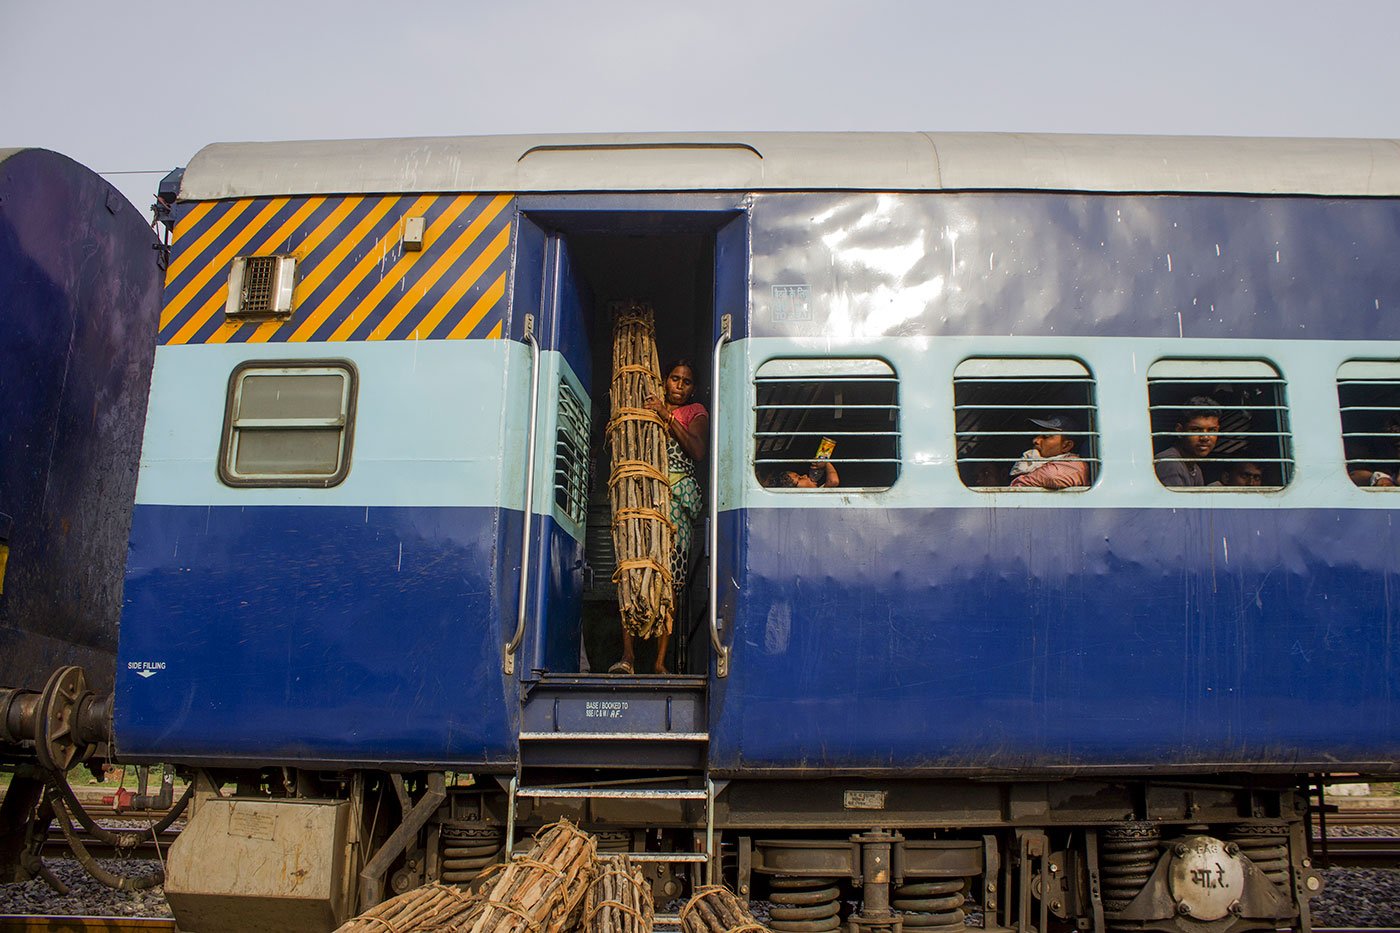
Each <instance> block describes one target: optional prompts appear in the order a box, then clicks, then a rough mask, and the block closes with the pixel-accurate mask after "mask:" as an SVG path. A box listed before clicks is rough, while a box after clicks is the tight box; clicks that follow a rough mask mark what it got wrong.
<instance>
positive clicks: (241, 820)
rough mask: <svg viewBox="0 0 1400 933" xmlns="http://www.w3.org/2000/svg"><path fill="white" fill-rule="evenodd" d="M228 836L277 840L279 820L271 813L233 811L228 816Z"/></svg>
mask: <svg viewBox="0 0 1400 933" xmlns="http://www.w3.org/2000/svg"><path fill="white" fill-rule="evenodd" d="M228 834H229V835H230V836H243V837H244V838H246V839H268V840H271V839H275V838H276V836H277V819H276V817H274V816H273V815H272V814H270V813H258V812H252V811H248V810H233V811H231V812H230V813H229V815H228Z"/></svg>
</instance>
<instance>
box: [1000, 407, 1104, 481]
mask: <svg viewBox="0 0 1400 933" xmlns="http://www.w3.org/2000/svg"><path fill="white" fill-rule="evenodd" d="M1030 422H1031V424H1033V425H1035V426H1036V427H1038V428H1040V429H1041V433H1039V434H1037V435H1036V436H1035V439H1034V440H1033V441H1032V442H1031V444H1032V447H1031V449H1030V450H1028V451H1026V452H1025V453H1024V454H1022V455H1021V459H1020V460H1018V461H1017V462H1016V464H1015V465H1014V466H1012V467H1011V485H1012V486H1027V487H1030V488H1032V489H1069V488H1071V487H1073V486H1088V485H1089V464H1087V463H1085V462H1084V461H1083V460H1082V459H1081V458H1080V456H1079V454H1077V453H1074V452H1073V451H1074V439H1073V438H1072V437H1070V436H1069V435H1070V434H1074V433H1076V432H1077V431H1078V429H1079V426H1078V425H1077V424H1075V423H1074V420H1073V419H1072V418H1070V416H1069V415H1051V416H1049V417H1048V418H1031V419H1030Z"/></svg>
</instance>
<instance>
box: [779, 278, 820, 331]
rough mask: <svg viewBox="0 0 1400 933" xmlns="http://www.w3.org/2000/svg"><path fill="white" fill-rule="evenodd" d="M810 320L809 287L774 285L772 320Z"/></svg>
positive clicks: (810, 290) (810, 299) (810, 296)
mask: <svg viewBox="0 0 1400 933" xmlns="http://www.w3.org/2000/svg"><path fill="white" fill-rule="evenodd" d="M811 319H812V287H811V286H810V285H774V286H773V320H774V321H776V322H784V321H810V320H811Z"/></svg>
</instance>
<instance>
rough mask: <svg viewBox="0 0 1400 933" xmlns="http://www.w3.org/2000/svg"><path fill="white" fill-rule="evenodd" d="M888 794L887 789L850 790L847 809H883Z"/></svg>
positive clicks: (847, 796)
mask: <svg viewBox="0 0 1400 933" xmlns="http://www.w3.org/2000/svg"><path fill="white" fill-rule="evenodd" d="M888 796H889V791H886V790H848V791H846V796H845V806H846V809H847V810H883V809H885V798H886V797H888Z"/></svg>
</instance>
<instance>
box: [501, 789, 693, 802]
mask: <svg viewBox="0 0 1400 933" xmlns="http://www.w3.org/2000/svg"><path fill="white" fill-rule="evenodd" d="M515 796H517V797H533V798H536V799H539V798H543V799H553V800H564V799H574V800H706V799H708V793H707V792H706V790H705V789H704V788H703V787H519V788H517V789H516V791H515Z"/></svg>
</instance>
